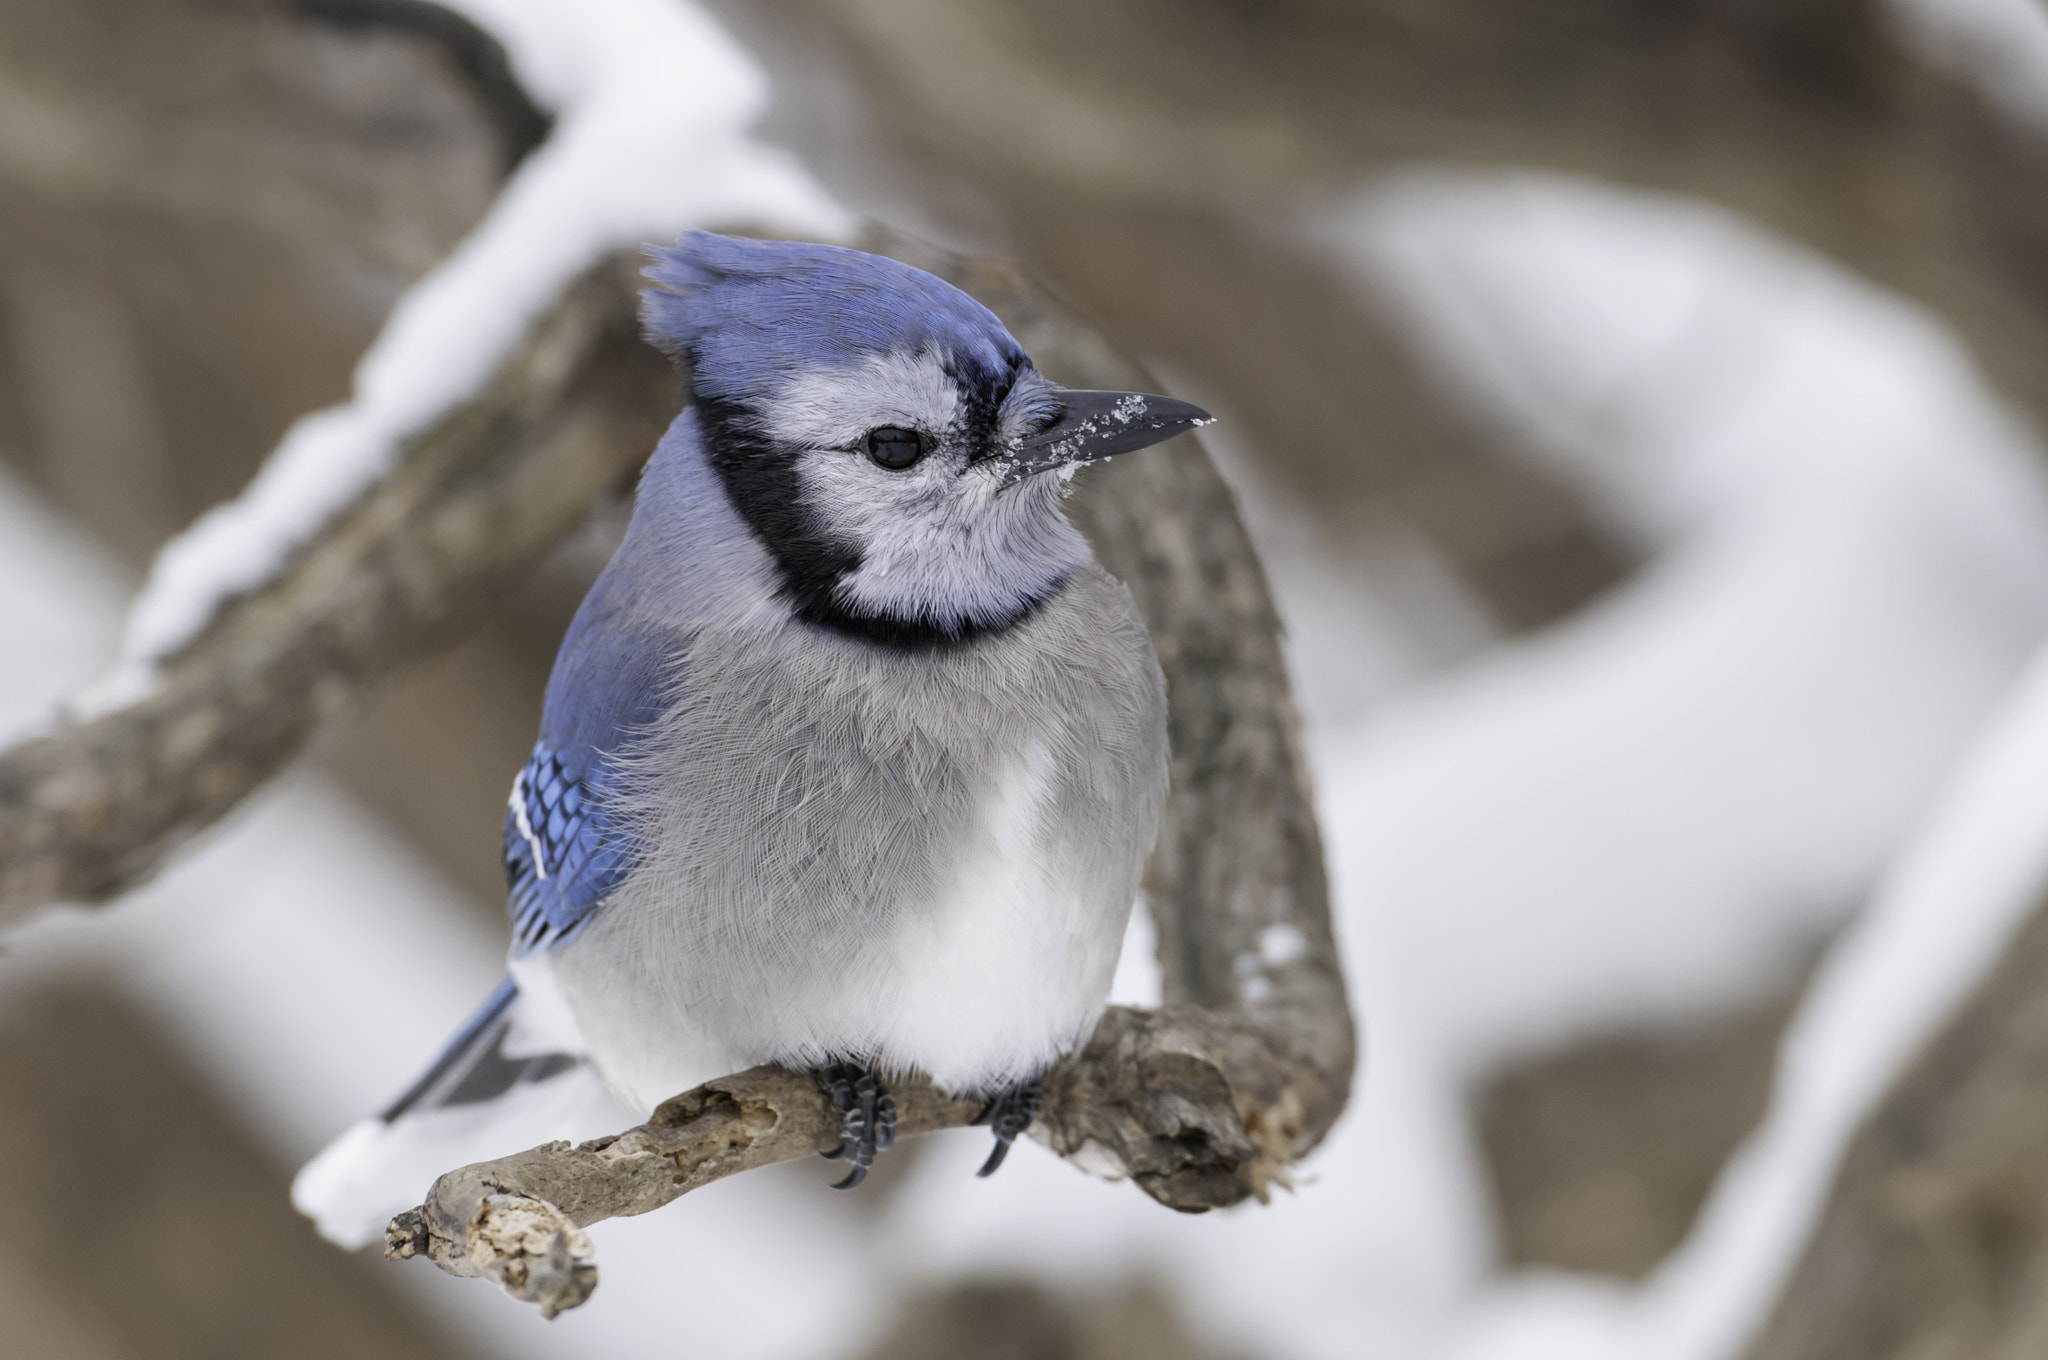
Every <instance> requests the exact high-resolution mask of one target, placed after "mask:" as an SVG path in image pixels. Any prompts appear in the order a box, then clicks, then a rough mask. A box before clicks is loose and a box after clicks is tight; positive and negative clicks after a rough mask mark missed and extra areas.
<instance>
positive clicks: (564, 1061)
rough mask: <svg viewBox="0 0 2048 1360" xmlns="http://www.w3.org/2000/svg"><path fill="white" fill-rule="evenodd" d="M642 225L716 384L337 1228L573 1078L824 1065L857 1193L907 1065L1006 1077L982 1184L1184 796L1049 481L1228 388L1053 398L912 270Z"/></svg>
mask: <svg viewBox="0 0 2048 1360" xmlns="http://www.w3.org/2000/svg"><path fill="white" fill-rule="evenodd" d="M650 253H651V255H652V257H653V261H654V263H653V264H652V266H651V267H650V269H649V277H650V279H651V280H652V281H653V283H654V284H656V285H658V286H657V287H654V288H650V289H648V290H647V291H646V292H645V293H644V294H643V299H642V318H643V321H644V323H645V327H646V331H647V334H648V337H649V338H650V339H651V340H652V341H653V342H654V343H655V344H657V345H659V346H661V347H663V348H665V349H667V350H669V351H670V352H672V353H673V354H674V355H676V356H677V357H678V358H679V359H680V360H682V361H683V362H684V363H685V364H686V365H687V367H688V372H689V374H690V378H691V398H692V400H691V404H690V406H689V408H688V409H686V410H685V411H684V412H683V413H682V414H681V415H680V416H678V417H677V418H676V421H675V423H674V424H673V425H672V426H671V427H670V428H669V430H668V432H667V434H666V435H665V436H664V437H663V439H662V440H661V442H660V444H659V446H658V447H657V448H656V450H655V452H654V455H653V457H652V459H651V460H650V461H649V463H648V465H647V469H646V471H645V473H644V475H643V477H642V480H641V484H640V490H639V496H638V500H637V502H636V506H635V509H634V513H633V518H632V521H631V524H630V526H629V527H628V529H627V531H626V534H625V538H624V541H623V542H622V543H621V544H620V547H619V549H618V552H617V554H616V555H615V556H614V557H613V558H612V560H611V563H610V565H609V566H607V567H606V569H605V571H604V573H603V574H602V575H601V576H600V577H599V578H598V581H597V583H596V585H595V586H593V587H592V589H591V591H590V594H589V596H588V598H586V599H585V600H584V602H583V606H582V608H581V609H580V610H579V611H578V612H577V615H576V618H575V621H574V622H573V623H572V624H571V625H570V628H569V631H568V635H567V637H566V638H565V639H564V641H563V643H562V648H561V652H560V654H559V656H558V657H557V659H556V662H555V668H554V673H553V676H552V678H551V679H550V681H549V684H548V693H547V703H546V709H545V713H544V716H543V717H542V720H541V729H540V740H539V742H538V743H537V744H536V745H535V746H534V748H533V756H532V759H531V760H529V761H528V762H527V764H526V767H525V768H524V769H523V770H521V771H520V772H519V775H518V777H517V778H516V779H515V780H514V782H513V786H512V793H511V800H510V809H509V812H508V814H507V817H506V820H505V832H504V852H505V867H506V872H507V875H508V878H509V880H510V884H511V901H510V911H511V915H512V933H513V944H512V951H511V962H510V976H509V977H507V979H506V980H505V982H504V983H503V984H501V985H500V986H499V988H498V989H497V991H496V992H494V993H493V994H492V996H491V997H490V998H489V1000H488V1001H487V1002H486V1003H485V1004H484V1006H483V1008H482V1009H481V1010H480V1011H478V1012H477V1013H476V1015H475V1016H474V1017H473V1018H472V1019H471V1020H470V1022H469V1023H468V1024H467V1025H465V1026H464V1027H463V1028H462V1030H461V1031H460V1032H459V1033H458V1034H457V1035H456V1036H455V1038H454V1039H453V1041H452V1042H451V1043H450V1044H449V1045H448V1047H447V1048H446V1050H445V1051H444V1052H443V1054H442V1055H441V1057H440V1058H439V1059H437V1060H436V1061H435V1062H434V1063H433V1064H432V1065H431V1066H430V1067H429V1068H428V1070H427V1071H426V1073H425V1074H424V1075H423V1076H421V1077H420V1079H419V1080H418V1081H417V1082H415V1083H414V1084H413V1086H412V1087H411V1088H410V1089H408V1090H407V1091H406V1092H405V1093H404V1094H403V1095H401V1096H400V1097H399V1098H398V1099H397V1100H395V1101H394V1102H393V1103H392V1104H391V1105H390V1106H389V1107H388V1108H387V1109H385V1110H384V1111H383V1112H382V1113H381V1114H380V1115H379V1116H378V1117H377V1118H376V1119H374V1120H370V1121H365V1123H364V1124H363V1125H359V1126H358V1127H357V1128H356V1129H354V1130H351V1132H350V1133H349V1134H348V1135H345V1136H344V1138H343V1139H342V1140H341V1141H339V1142H338V1143H336V1144H335V1145H334V1146H332V1147H330V1148H329V1150H328V1151H327V1152H325V1153H323V1154H322V1155H321V1157H319V1158H317V1159H315V1161H314V1162H313V1163H311V1164H309V1166H308V1167H307V1168H306V1170H305V1171H304V1172H303V1173H301V1176H300V1179H299V1182H298V1184H297V1185H296V1186H295V1189H294V1196H295V1199H296V1200H297V1201H298V1202H299V1204H300V1206H301V1208H302V1209H305V1210H307V1211H308V1212H311V1213H312V1214H313V1215H314V1216H315V1217H316V1218H318V1219H320V1220H321V1222H322V1225H323V1229H325V1230H328V1231H329V1232H330V1235H332V1236H336V1237H339V1238H343V1239H347V1238H349V1237H350V1236H358V1237H360V1236H366V1235H367V1233H365V1232H364V1231H363V1230H362V1228H363V1225H371V1224H381V1221H382V1220H381V1218H379V1217H377V1213H380V1212H383V1209H384V1206H382V1205H380V1206H378V1209H377V1212H373V1213H358V1214H356V1215H355V1220H356V1221H357V1223H358V1226H357V1228H356V1229H354V1230H353V1231H351V1230H349V1229H347V1228H346V1227H345V1226H341V1225H342V1224H343V1220H345V1219H348V1217H349V1214H348V1213H347V1212H346V1208H347V1206H346V1205H344V1204H342V1203H341V1201H343V1200H345V1199H347V1198H349V1197H350V1196H351V1195H353V1196H356V1197H360V1196H361V1195H362V1194H364V1193H367V1191H366V1186H368V1184H369V1183H370V1181H372V1180H374V1179H375V1176H374V1174H372V1173H373V1172H374V1170H375V1168H376V1167H377V1166H383V1167H386V1168H390V1167H395V1166H398V1165H400V1164H401V1163H402V1164H403V1165H404V1166H405V1167H406V1168H408V1169H409V1171H410V1173H411V1174H413V1175H415V1176H418V1175H425V1176H427V1177H429V1178H430V1177H431V1174H432V1173H431V1172H429V1171H426V1170H425V1166H426V1165H428V1164H429V1163H428V1162H426V1161H425V1160H424V1159H423V1158H421V1157H413V1158H410V1159H408V1158H406V1157H404V1156H402V1155H396V1153H395V1152H394V1149H395V1147H396V1145H397V1144H398V1143H399V1142H402V1141H403V1139H404V1138H405V1136H406V1134H407V1131H408V1129H411V1128H414V1127H419V1128H424V1127H426V1126H428V1125H430V1124H432V1123H433V1122H434V1121H435V1120H436V1119H442V1120H446V1119H447V1118H449V1117H450V1116H451V1114H452V1113H454V1114H459V1113H461V1112H463V1111H464V1110H465V1108H468V1107H486V1106H491V1105H496V1104H504V1103H507V1102H516V1101H517V1100H519V1099H528V1101H529V1104H531V1093H532V1092H535V1091H541V1090H545V1089H546V1088H549V1087H551V1086H553V1085H555V1084H556V1083H561V1082H563V1081H565V1080H566V1079H567V1078H568V1077H569V1075H570V1074H571V1073H573V1072H576V1071H579V1070H590V1069H594V1071H595V1073H596V1074H597V1075H598V1076H599V1077H601V1079H602V1081H603V1083H604V1084H605V1085H606V1086H607V1087H608V1088H609V1089H610V1091H612V1092H613V1093H614V1094H616V1095H617V1096H619V1097H622V1098H623V1100H624V1101H625V1102H626V1103H627V1104H628V1105H630V1106H633V1107H636V1108H638V1109H640V1110H642V1111H645V1110H648V1109H651V1108H652V1106H653V1105H655V1104H656V1103H658V1102H659V1101H661V1100H663V1099H665V1098H667V1097H668V1096H670V1095H673V1094H675V1093H677V1092H679V1091H682V1090H685V1089H687V1088H689V1087H691V1086H693V1085H696V1084H698V1083H700V1082H702V1081H705V1080H708V1079H710V1078H712V1077H715V1076H718V1075H721V1074H723V1073H725V1072H729V1071H734V1070H737V1069H740V1068H745V1067H748V1066H752V1065H755V1064H758V1063H780V1064H784V1065H786V1066H791V1067H795V1068H799V1069H811V1070H814V1071H816V1072H817V1073H818V1075H819V1080H820V1083H821V1085H822V1086H823V1087H824V1088H825V1090H826V1091H827V1092H828V1093H829V1094H830V1096H831V1098H832V1100H833V1102H834V1104H835V1107H836V1108H837V1109H838V1111H839V1112H840V1118H841V1144H840V1147H839V1148H838V1149H837V1150H836V1151H835V1152H833V1153H828V1154H827V1155H828V1156H834V1157H842V1158H844V1159H846V1160H847V1161H848V1162H849V1163H850V1164H851V1169H850V1171H849V1172H848V1174H847V1175H846V1177H845V1179H843V1180H842V1181H840V1182H839V1184H840V1186H841V1187H851V1186H853V1185H857V1184H858V1183H859V1182H860V1180H861V1179H862V1177H863V1176H864V1175H865V1174H866V1171H867V1169H868V1166H869V1165H870V1163H871V1161H872V1159H873V1157H874V1155H875V1152H876V1151H877V1149H879V1148H884V1147H886V1146H887V1145H888V1142H889V1137H890V1133H891V1124H892V1118H893V1113H892V1107H891V1102H890V1099H889V1096H888V1091H887V1082H888V1081H889V1080H890V1079H891V1078H892V1077H893V1076H895V1075H896V1074H903V1073H911V1072H917V1073H922V1074H924V1075H926V1076H928V1077H929V1078H930V1079H931V1080H932V1081H934V1082H935V1083H936V1084H937V1085H939V1086H940V1087H941V1088H943V1089H945V1090H947V1091H950V1092H953V1093H956V1094H965V1095H969V1096H971V1097H974V1098H979V1099H981V1100H983V1101H984V1103H985V1109H984V1121H985V1122H987V1123H989V1124H990V1125H991V1126H992V1127H993V1130H994V1135H995V1146H994V1149H993V1151H992V1152H991V1154H990V1156H989V1158H988V1162H987V1164H986V1165H985V1166H984V1167H983V1168H982V1174H984V1175H986V1174H988V1173H989V1172H992V1171H994V1170H995V1168H996V1167H997V1166H998V1165H999V1164H1000V1163H1001V1162H1002V1160H1003V1156H1004V1154H1005V1152H1006V1151H1007V1150H1008V1148H1009V1146H1010V1143H1011V1141H1012V1140H1013V1139H1015V1138H1016V1136H1017V1135H1018V1133H1019V1132H1021V1131H1022V1130H1023V1128H1024V1127H1025V1126H1026V1125H1028V1124H1029V1122H1030V1120H1031V1118H1032V1116H1033V1114H1034V1113H1035V1111H1036V1109H1037V1105H1038V1099H1039V1095H1038V1079H1039V1077H1040V1075H1041V1074H1042V1073H1043V1072H1044V1071H1045V1070H1046V1069H1047V1068H1048V1067H1049V1066H1050V1065H1051V1064H1053V1063H1054V1062H1056V1061H1057V1060H1058V1059H1059V1058H1060V1057H1061V1056H1062V1055H1063V1054H1065V1053H1067V1052H1068V1051H1070V1050H1071V1049H1073V1048H1074V1047H1075V1046H1076V1045H1077V1044H1078V1043H1079V1042H1080V1041H1081V1040H1082V1039H1084V1038H1085V1037H1086V1036H1087V1034H1088V1033H1089V1031H1090V1029H1091V1028H1092V1027H1093V1025H1094V1023H1095V1021H1096V1019H1097V1018H1098V1016H1099V1015H1100V1013H1101V1010H1102V1007H1103V1005H1104V1003H1105V1001H1106V999H1107V996H1108V991H1109V984H1110V977H1111V974H1112V972H1113V970H1114V968H1115V964H1116V960H1117V954H1118V950H1119V948H1120V945H1121V942H1122V940H1123V935H1124V929H1125V923H1126V919H1127V917H1128V914H1129V912H1130V908H1131V905H1132V902H1133V900H1134V898H1135V896H1136V893H1137V890H1138V883H1139V877H1140V874H1141V872H1142V870H1143V868H1144V864H1145V859H1146V856H1147V855H1148V854H1149V852H1150V851H1151V848H1152V843H1153V840H1154V837H1155V834H1156V832H1157V829H1158V823H1159V817H1160V812H1161V807H1162V805H1163V803H1164V800H1165V796H1166V785H1167V750H1166V695H1165V684H1164V681H1163V679H1162V677H1161V675H1160V671H1159V666H1158V663H1157V661H1156V660H1155V659H1154V656H1153V652H1152V646H1151V643H1150V640H1149V639H1148V638H1147V636H1146V634H1145V629H1144V626H1143V624H1142V623H1141V622H1140V620H1139V618H1138V614H1137V611H1136V609H1135V608H1134V607H1133V606H1132V603H1131V599H1130V596H1129V595H1128V593H1126V591H1125V590H1124V588H1123V587H1122V586H1121V585H1120V584H1119V583H1118V582H1116V581H1115V580H1113V579H1112V578H1111V577H1110V576H1108V575H1107V574H1106V573H1105V572H1104V571H1103V570H1102V568H1101V567H1100V566H1098V565H1097V564H1096V562H1095V560H1094V557H1093V555H1092V554H1091V552H1090V551H1089V548H1088V544H1087V543H1086V541H1085V540H1084V539H1083V538H1082V537H1081V535H1080V534H1079V533H1078V532H1076V531H1075V529H1074V528H1073V527H1072V526H1071V525H1070V524H1069V523H1068V522H1067V519H1066V517H1065V515H1064V513H1063V512H1062V510H1061V500H1062V498H1063V495H1064V487H1065V483H1066V481H1067V480H1068V479H1069V478H1070V477H1071V475H1072V473H1073V472H1074V471H1075V470H1076V469H1077V468H1078V467H1079V466H1080V465H1082V464H1084V463H1088V462H1092V461H1094V460H1097V459H1100V458H1104V457H1107V456H1109V455H1111V454H1115V453H1119V452H1123V451H1125V450H1130V449H1137V448H1143V447H1145V446H1146V445H1149V444H1154V443H1157V442H1159V441H1160V440H1163V439H1166V438H1168V437H1170V436H1172V435H1175V434H1178V433H1180V432H1181V431H1183V430H1187V429H1189V428H1191V427H1193V426H1196V425H1200V424H1204V423H1206V422H1207V421H1208V419H1209V418H1208V416H1207V415H1206V414H1205V413H1204V412H1203V411H1201V410H1199V409H1198V408H1196V407H1194V406H1191V405H1189V404H1187V403H1185V402H1181V401H1175V400H1172V399H1169V398H1165V397H1157V396H1148V395H1144V394H1139V393H1126V392H1087V391H1071V390H1067V389H1064V388H1061V387H1059V386H1056V385H1055V384H1053V383H1052V382H1050V381H1048V380H1047V379H1046V378H1044V377H1043V376H1041V375H1040V374H1039V372H1038V371H1037V369H1036V368H1034V367H1033V365H1032V362H1031V359H1030V357H1029V356H1028V355H1026V354H1025V353H1024V351H1023V349H1022V348H1021V347H1019V345H1018V344H1017V342H1016V341H1015V340H1014V339H1013V338H1012V337H1011V336H1010V334H1009V333H1008V332H1007V331H1006V330H1005V329H1004V328H1003V325H1002V323H1001V322H999V321H998V320H997V319H996V318H995V316H994V315H992V314H991V313H990V312H989V311H988V310H987V309H985V308H983V307H982V306H981V305H980V304H978V303H976V302H975V301H974V300H973V299H971V298H969V297H968V296H966V295H965V294H964V293H962V292H960V291H959V290H957V289H955V288H953V287H952V286H951V285H949V284H947V283H945V282H944V281H942V280H940V279H938V278H935V277H933V276H932V275H930V274H927V273H925V272H923V271H921V270H917V269H913V268H910V267H909V266H907V265H903V264H900V263H898V262H896V261H894V260H889V259H885V258H881V257H878V256H872V255H866V254H862V253H860V252H858V251H853V250H846V249H840V248H837V247H831V246H821V245H806V244H796V243H791V242H780V241H751V240H739V239H733V238H728V237H722V236H714V235H710V234H707V233H702V232H693V233H690V234H689V235H687V236H685V237H684V238H683V239H682V240H681V242H680V243H679V244H678V245H677V246H676V247H675V248H673V249H656V250H653V251H651V252H650ZM542 1103H543V1104H545V1103H546V1102H542ZM549 1108H554V1107H552V1106H551V1107H549ZM523 1132H524V1133H525V1135H526V1136H527V1141H540V1139H541V1138H546V1137H556V1136H562V1135H561V1133H559V1132H555V1131H549V1130H543V1129H537V1128H532V1127H529V1128H527V1129H525V1130H524V1131H523ZM536 1132H537V1133H539V1137H538V1138H536V1137H532V1136H531V1135H532V1134H533V1133H536ZM501 1136H509V1135H501ZM521 1145H523V1143H515V1144H514V1147H516V1146H521ZM514 1147H507V1148H503V1149H500V1151H511V1150H514ZM486 1155H488V1154H486ZM454 1164H455V1163H454V1162H452V1161H451V1162H448V1163H447V1164H446V1165H444V1166H443V1167H441V1168H439V1169H447V1166H452V1165H454ZM425 1188H426V1187H425V1185H424V1184H414V1183H408V1184H406V1185H404V1186H403V1187H402V1188H400V1189H398V1190H397V1191H396V1192H395V1198H388V1199H387V1203H388V1204H389V1206H390V1207H391V1208H394V1209H395V1208H402V1207H404V1206H406V1205H409V1204H411V1203H414V1202H416V1201H417V1199H418V1196H419V1194H420V1192H422V1191H423V1190H424V1189H425Z"/></svg>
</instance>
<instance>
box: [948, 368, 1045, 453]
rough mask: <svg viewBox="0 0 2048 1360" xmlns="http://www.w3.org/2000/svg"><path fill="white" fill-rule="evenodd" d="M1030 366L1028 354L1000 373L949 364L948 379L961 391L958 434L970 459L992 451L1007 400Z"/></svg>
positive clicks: (999, 371) (987, 369)
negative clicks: (997, 423)
mask: <svg viewBox="0 0 2048 1360" xmlns="http://www.w3.org/2000/svg"><path fill="white" fill-rule="evenodd" d="M1030 366H1031V359H1030V357H1029V356H1028V355H1025V354H1021V353H1019V354H1015V355H1012V356H1011V357H1010V361H1009V363H1008V365H1007V366H1006V367H1005V368H1003V369H1001V370H992V369H989V368H986V367H983V366H982V365H980V364H977V363H972V362H962V361H961V360H959V359H957V358H949V359H947V361H946V376H947V377H949V378H951V379H952V380H953V385H954V387H956V388H958V389H959V392H960V415H959V434H960V438H961V439H962V440H963V441H964V442H965V443H966V446H967V456H968V457H969V458H971V459H980V458H985V457H987V456H988V455H989V453H991V452H992V451H993V450H992V449H991V448H990V444H991V442H992V441H993V440H994V438H995V432H996V421H997V419H998V417H999V416H1000V414H1001V412H1002V409H1003V402H1004V401H1005V400H1007V399H1008V397H1009V395H1010V389H1011V388H1013V387H1015V386H1016V385H1017V378H1018V375H1019V374H1021V373H1022V372H1023V371H1024V370H1025V369H1026V368H1029V367H1030Z"/></svg>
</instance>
